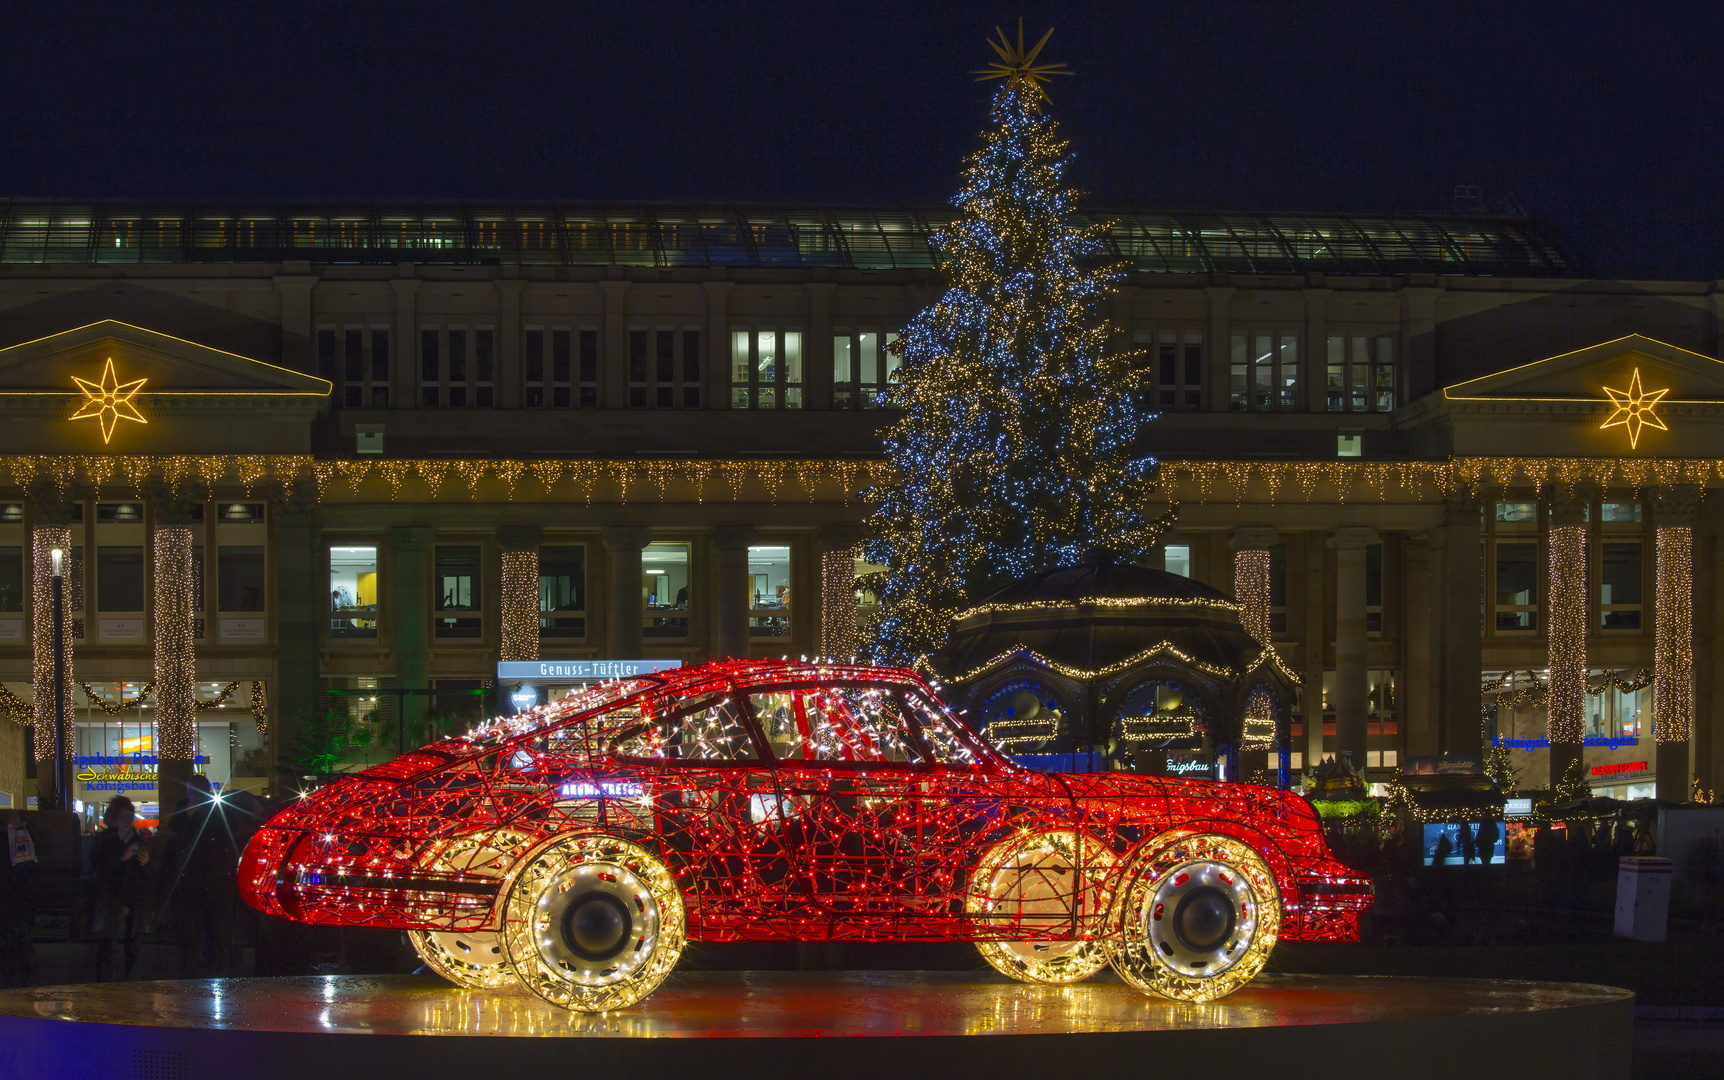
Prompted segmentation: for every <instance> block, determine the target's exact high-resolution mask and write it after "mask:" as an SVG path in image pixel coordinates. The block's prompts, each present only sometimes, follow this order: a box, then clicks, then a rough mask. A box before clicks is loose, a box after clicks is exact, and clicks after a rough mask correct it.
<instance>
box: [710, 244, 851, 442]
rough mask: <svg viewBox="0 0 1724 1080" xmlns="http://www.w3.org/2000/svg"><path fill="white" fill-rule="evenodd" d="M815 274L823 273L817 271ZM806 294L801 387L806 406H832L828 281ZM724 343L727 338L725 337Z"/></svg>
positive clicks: (809, 286) (812, 286)
mask: <svg viewBox="0 0 1724 1080" xmlns="http://www.w3.org/2000/svg"><path fill="white" fill-rule="evenodd" d="M815 273H824V271H820V270H817V271H815ZM802 287H803V288H804V289H805V290H807V292H808V339H807V340H806V341H804V342H803V343H802V385H803V386H804V387H806V388H807V389H806V390H805V391H804V393H806V394H807V395H808V402H807V405H806V407H807V408H810V409H830V408H831V407H832V290H833V289H835V288H837V286H836V285H834V284H833V283H832V282H830V281H810V282H808V283H807V284H805V285H803V286H802ZM725 338H726V340H728V339H729V335H728V334H726V335H725Z"/></svg>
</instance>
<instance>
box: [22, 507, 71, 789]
mask: <svg viewBox="0 0 1724 1080" xmlns="http://www.w3.org/2000/svg"><path fill="white" fill-rule="evenodd" d="M30 548H31V550H30V567H31V578H30V584H31V590H30V614H31V626H30V645H31V659H30V675H31V679H30V681H31V686H32V688H33V694H34V697H35V702H34V704H33V705H32V706H31V710H30V713H31V719H32V722H33V723H34V724H35V725H36V747H35V750H36V760H37V761H51V760H52V759H53V757H54V591H53V590H54V558H53V555H52V552H53V550H54V549H55V548H58V549H60V550H61V551H63V552H65V556H64V561H63V563H62V568H61V572H62V573H63V574H66V575H68V577H67V578H66V580H65V581H64V582H63V584H62V587H63V589H64V591H65V593H66V597H65V599H66V604H65V607H66V611H67V612H70V611H71V610H72V606H71V601H72V596H71V592H72V582H71V579H70V576H69V575H70V574H71V572H72V566H71V564H72V557H71V556H72V530H71V529H69V528H67V527H66V526H64V525H48V526H43V527H42V528H39V529H35V530H33V531H32V532H31V534H30ZM60 639H61V640H60V646H61V648H62V649H63V650H64V653H65V657H66V670H65V685H64V687H63V688H62V691H61V692H62V693H63V694H64V698H65V702H66V715H65V718H64V725H63V728H64V739H65V742H64V744H63V745H64V749H65V753H66V756H67V757H71V756H72V755H73V751H74V749H75V747H76V745H77V742H76V740H75V739H74V738H73V731H72V692H73V691H74V690H75V689H76V688H77V684H76V683H75V682H74V681H73V677H72V620H71V618H69V617H68V618H66V620H65V622H64V623H63V624H62V633H61V635H60Z"/></svg>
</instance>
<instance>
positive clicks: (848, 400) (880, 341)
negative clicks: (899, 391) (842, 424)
mask: <svg viewBox="0 0 1724 1080" xmlns="http://www.w3.org/2000/svg"><path fill="white" fill-rule="evenodd" d="M897 340H898V335H897V334H895V333H890V332H887V333H881V332H880V331H878V330H839V331H837V332H836V333H834V334H833V335H832V407H833V408H835V409H873V408H878V407H879V405H880V404H881V402H880V395H881V394H883V393H885V391H886V390H887V389H888V388H889V387H890V386H891V385H892V383H894V382H897V381H898V365H899V363H900V360H899V358H898V355H897V354H896V353H895V352H893V351H892V349H891V346H892V345H893V344H894V343H896V342H897Z"/></svg>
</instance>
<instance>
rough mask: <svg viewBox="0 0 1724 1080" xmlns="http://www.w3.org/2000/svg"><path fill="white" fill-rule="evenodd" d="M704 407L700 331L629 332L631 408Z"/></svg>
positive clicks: (660, 330) (640, 329) (639, 330)
mask: <svg viewBox="0 0 1724 1080" xmlns="http://www.w3.org/2000/svg"><path fill="white" fill-rule="evenodd" d="M699 407H700V331H699V330H695V329H684V330H682V331H681V332H680V333H679V332H678V331H676V330H674V329H672V328H670V327H665V326H661V327H659V328H657V329H655V330H648V329H645V328H640V327H636V328H634V329H631V330H630V331H629V408H631V409H647V408H652V409H675V408H682V409H697V408H699Z"/></svg>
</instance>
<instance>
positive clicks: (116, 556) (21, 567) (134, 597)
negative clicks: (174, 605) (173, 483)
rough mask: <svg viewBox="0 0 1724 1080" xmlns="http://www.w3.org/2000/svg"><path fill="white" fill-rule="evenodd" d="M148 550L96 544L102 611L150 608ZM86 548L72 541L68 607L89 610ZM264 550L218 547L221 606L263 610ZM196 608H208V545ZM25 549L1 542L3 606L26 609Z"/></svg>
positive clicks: (200, 564)
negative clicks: (86, 602)
mask: <svg viewBox="0 0 1724 1080" xmlns="http://www.w3.org/2000/svg"><path fill="white" fill-rule="evenodd" d="M144 564H145V549H144V548H143V546H142V545H138V544H102V545H100V546H98V547H97V548H96V608H95V610H96V611H98V612H100V613H103V614H119V615H140V614H142V613H143V612H144V611H145V610H146V601H145V595H146V594H145V589H144ZM83 574H84V548H83V547H82V546H81V545H73V547H72V551H71V557H70V558H69V559H68V560H67V562H66V586H67V587H66V609H67V610H68V611H72V612H82V611H83V610H84V587H83ZM266 580H267V579H266V577H265V573H264V549H263V547H262V546H261V545H259V546H251V545H245V546H239V545H234V546H229V545H226V544H223V545H222V546H220V547H218V548H216V610H217V611H219V612H245V611H262V610H264V597H265V596H266V590H265V588H264V582H265V581H266ZM192 581H193V589H194V592H193V597H192V609H193V610H194V611H203V610H205V605H204V548H203V545H202V544H198V545H195V546H194V547H193V548H192ZM24 582H25V559H24V549H23V548H22V547H16V546H4V547H0V611H4V612H11V611H23V610H24V599H25V591H24Z"/></svg>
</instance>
